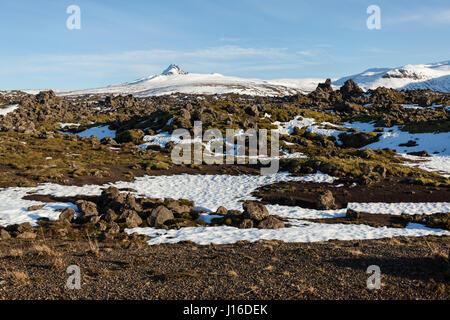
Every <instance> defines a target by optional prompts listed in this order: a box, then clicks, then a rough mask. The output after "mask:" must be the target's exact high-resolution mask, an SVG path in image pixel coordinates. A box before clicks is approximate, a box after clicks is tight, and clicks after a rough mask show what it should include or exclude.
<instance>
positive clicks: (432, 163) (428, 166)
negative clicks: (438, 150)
mask: <svg viewBox="0 0 450 320" xmlns="http://www.w3.org/2000/svg"><path fill="white" fill-rule="evenodd" d="M401 155H402V156H403V157H405V158H406V159H409V160H413V161H421V162H406V163H405V165H407V166H411V167H417V168H420V169H423V170H426V171H433V172H437V173H439V174H441V175H442V176H443V177H446V178H450V156H448V155H447V156H441V155H435V154H432V155H430V156H429V157H418V156H413V155H409V154H401Z"/></svg>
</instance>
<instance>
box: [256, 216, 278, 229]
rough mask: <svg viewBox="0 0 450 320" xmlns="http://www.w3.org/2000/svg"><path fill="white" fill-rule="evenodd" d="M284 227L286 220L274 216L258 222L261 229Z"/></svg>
mask: <svg viewBox="0 0 450 320" xmlns="http://www.w3.org/2000/svg"><path fill="white" fill-rule="evenodd" d="M284 227H285V224H284V222H283V221H281V220H279V219H277V218H275V217H274V216H269V217H267V218H266V219H264V220H262V221H260V222H259V223H258V228H259V229H280V228H284Z"/></svg>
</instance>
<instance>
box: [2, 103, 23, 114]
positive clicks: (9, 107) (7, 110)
mask: <svg viewBox="0 0 450 320" xmlns="http://www.w3.org/2000/svg"><path fill="white" fill-rule="evenodd" d="M17 108H19V105H18V104H8V105H5V106H0V116H6V115H7V114H8V113H10V112H13V111H14V110H16V109H17Z"/></svg>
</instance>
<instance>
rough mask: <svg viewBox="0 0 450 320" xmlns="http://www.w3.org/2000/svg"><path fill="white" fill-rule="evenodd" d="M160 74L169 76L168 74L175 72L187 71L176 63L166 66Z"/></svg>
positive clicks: (174, 73) (182, 72) (175, 73)
mask: <svg viewBox="0 0 450 320" xmlns="http://www.w3.org/2000/svg"><path fill="white" fill-rule="evenodd" d="M161 74H162V75H165V76H170V75H177V74H187V72H185V71H183V70H182V69H181V68H180V67H179V66H177V65H176V64H171V65H170V66H168V67H167V69H166V70H164V71H163V72H162V73H161Z"/></svg>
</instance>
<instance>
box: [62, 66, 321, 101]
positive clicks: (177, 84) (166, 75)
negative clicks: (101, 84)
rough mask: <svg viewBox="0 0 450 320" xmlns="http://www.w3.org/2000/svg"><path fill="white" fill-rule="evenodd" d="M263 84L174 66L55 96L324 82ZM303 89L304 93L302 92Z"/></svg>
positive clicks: (261, 90)
mask: <svg viewBox="0 0 450 320" xmlns="http://www.w3.org/2000/svg"><path fill="white" fill-rule="evenodd" d="M296 81H297V82H298V81H299V80H294V81H289V80H279V81H270V80H268V81H266V80H258V79H243V78H238V77H228V76H224V75H221V74H218V73H212V74H199V73H187V72H184V71H183V70H181V68H179V67H178V66H176V65H173V64H172V65H170V66H169V67H168V68H167V69H166V70H164V71H163V72H162V73H161V74H160V75H156V76H150V77H146V78H142V79H138V80H135V81H132V82H126V83H123V84H120V85H113V86H109V87H105V88H97V89H87V90H76V91H59V92H57V94H58V95H81V94H94V93H108V94H133V95H135V96H137V97H145V96H152V95H165V94H172V93H188V94H224V93H238V94H248V95H257V96H284V95H293V94H296V93H299V92H300V93H304V92H305V91H312V90H314V89H315V88H316V86H317V84H318V83H319V82H323V81H324V79H305V80H304V81H303V83H304V85H301V83H302V81H300V83H296ZM303 88H307V89H308V90H303Z"/></svg>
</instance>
